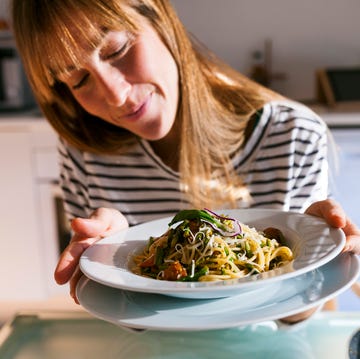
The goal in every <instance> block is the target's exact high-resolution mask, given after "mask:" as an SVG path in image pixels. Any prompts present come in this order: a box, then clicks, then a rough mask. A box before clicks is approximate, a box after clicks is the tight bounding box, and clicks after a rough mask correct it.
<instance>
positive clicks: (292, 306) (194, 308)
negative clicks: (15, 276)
mask: <svg viewBox="0 0 360 359" xmlns="http://www.w3.org/2000/svg"><path fill="white" fill-rule="evenodd" d="M359 271H360V264H359V259H358V257H356V256H354V255H351V254H349V253H343V254H341V255H339V256H338V257H336V258H335V259H333V260H332V261H331V262H329V263H327V264H325V265H324V266H322V267H320V268H318V269H316V270H314V271H311V272H308V273H305V274H302V275H301V276H298V277H295V278H290V279H286V280H284V281H281V282H278V283H277V284H276V286H275V287H274V288H272V289H270V291H268V288H267V289H264V290H261V289H257V290H256V292H247V293H243V294H240V295H238V296H233V297H228V298H221V299H202V300H199V299H197V300H194V299H183V298H174V297H169V296H165V295H158V294H146V293H139V292H130V291H125V290H121V289H117V288H112V287H108V286H104V285H102V284H100V283H97V282H94V281H92V280H90V279H89V278H87V277H85V276H83V277H82V278H81V280H80V281H79V283H78V286H77V297H78V299H79V301H80V304H81V305H82V306H83V307H84V308H85V309H86V310H87V311H88V312H89V313H91V314H92V315H94V316H95V317H97V318H100V319H102V320H105V321H108V322H111V323H114V324H116V325H119V326H124V327H130V328H136V329H154V330H168V331H173V330H177V331H196V330H208V329H223V328H231V327H236V326H244V325H248V324H252V323H258V322H263V321H267V320H275V319H279V318H282V317H285V316H288V315H292V314H296V313H299V312H302V311H305V310H307V309H310V308H312V307H314V306H317V305H320V304H322V303H323V302H325V301H327V300H329V299H331V298H333V297H334V296H336V295H338V294H340V293H341V292H343V291H345V290H346V289H347V288H348V287H350V286H351V285H352V284H353V283H354V282H355V281H356V279H357V277H358V275H359ZM262 296H265V297H264V298H261V297H262Z"/></svg>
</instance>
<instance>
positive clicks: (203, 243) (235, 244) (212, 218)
mask: <svg viewBox="0 0 360 359" xmlns="http://www.w3.org/2000/svg"><path fill="white" fill-rule="evenodd" d="M283 239H284V238H283V235H282V233H281V232H280V231H279V230H278V229H276V228H267V229H265V230H263V231H262V232H259V231H257V230H256V229H255V228H252V227H249V226H248V225H245V224H243V223H240V222H238V221H237V220H236V219H233V218H229V217H227V216H219V215H217V214H216V213H214V212H211V211H209V210H206V209H205V210H184V211H180V212H179V213H178V214H177V215H176V216H175V217H174V218H173V219H172V221H171V222H170V223H169V228H168V230H167V231H166V233H164V234H163V235H161V236H160V237H156V238H155V237H150V239H149V241H148V244H147V246H146V248H145V249H144V251H143V253H142V254H140V255H136V256H135V257H134V261H135V263H136V268H135V270H134V271H135V272H136V273H137V274H140V275H143V276H148V277H151V278H156V279H160V280H172V281H215V280H226V279H233V278H241V277H246V276H250V275H253V274H257V273H261V272H265V271H269V270H271V269H274V268H277V267H280V266H282V265H284V264H286V263H288V262H290V261H291V260H293V253H292V251H291V249H290V248H289V247H287V246H286V245H284V244H283V243H282V242H283Z"/></svg>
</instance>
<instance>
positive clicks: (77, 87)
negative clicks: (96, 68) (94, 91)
mask: <svg viewBox="0 0 360 359" xmlns="http://www.w3.org/2000/svg"><path fill="white" fill-rule="evenodd" d="M88 78H89V74H86V75H84V76H83V77H82V78H81V80H80V81H79V82H78V83H76V84H75V85H73V86H72V89H73V90H78V89H79V88H81V87H82V86H84V85H85V84H86V81H87V80H88Z"/></svg>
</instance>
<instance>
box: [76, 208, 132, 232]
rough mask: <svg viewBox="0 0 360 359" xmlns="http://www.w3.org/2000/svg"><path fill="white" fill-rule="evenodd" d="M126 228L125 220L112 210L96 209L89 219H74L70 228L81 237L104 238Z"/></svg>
mask: <svg viewBox="0 0 360 359" xmlns="http://www.w3.org/2000/svg"><path fill="white" fill-rule="evenodd" d="M127 227H128V222H127V220H126V218H125V217H124V216H123V215H122V214H121V213H120V212H119V211H117V210H115V209H113V208H98V209H96V210H95V211H94V212H93V213H92V214H91V216H90V218H74V219H73V220H72V222H71V228H72V229H73V231H74V232H75V233H77V234H78V235H79V236H81V237H98V236H101V237H104V236H107V235H110V234H111V233H113V232H115V231H118V230H120V229H123V228H127Z"/></svg>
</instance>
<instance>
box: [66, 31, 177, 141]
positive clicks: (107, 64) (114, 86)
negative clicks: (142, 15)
mask: <svg viewBox="0 0 360 359" xmlns="http://www.w3.org/2000/svg"><path fill="white" fill-rule="evenodd" d="M77 40H78V43H79V45H80V47H81V49H82V50H83V51H84V54H85V56H84V57H83V58H84V60H83V61H82V63H81V66H80V67H79V68H76V69H75V68H70V72H69V73H67V74H66V75H63V76H62V75H60V76H59V80H60V81H62V82H64V83H65V84H66V85H67V86H68V87H69V89H70V91H71V92H72V94H73V96H74V97H75V99H76V100H77V101H78V102H79V104H80V105H81V106H82V107H83V108H84V109H85V110H86V111H87V112H89V113H91V114H93V115H95V116H97V117H100V118H101V119H103V120H105V121H107V122H110V123H112V124H114V125H116V126H120V127H122V128H125V129H127V130H129V131H131V132H132V133H134V134H136V135H138V136H140V137H142V138H145V139H147V140H160V139H162V138H164V137H165V136H166V135H167V134H168V133H169V131H170V130H171V128H172V126H173V124H174V121H175V117H176V112H177V107H178V102H179V88H178V87H179V83H178V82H179V81H178V80H179V79H178V69H177V66H176V63H175V61H174V59H173V57H172V55H171V54H170V52H169V50H168V49H167V47H166V46H165V45H164V44H163V42H162V41H161V39H160V38H159V36H158V35H157V33H156V32H155V31H154V30H153V28H152V27H150V26H149V25H146V26H145V27H143V30H142V31H141V32H140V33H139V34H137V35H135V36H134V35H130V34H129V33H128V32H126V31H113V32H108V33H107V34H106V35H105V37H104V38H103V41H102V42H101V44H100V45H99V46H98V47H97V48H96V50H95V51H93V50H91V51H90V52H89V50H88V49H87V46H86V44H84V43H83V42H84V41H81V39H77Z"/></svg>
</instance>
